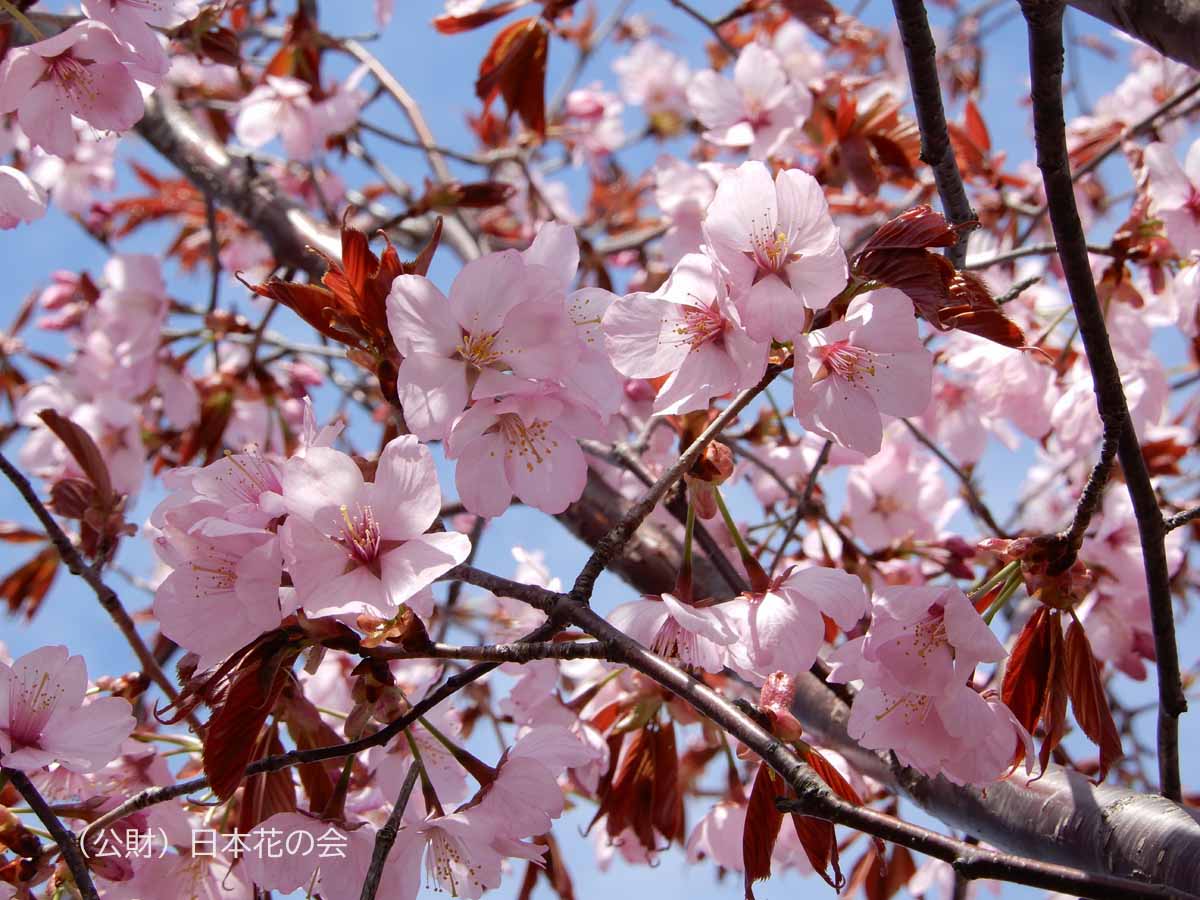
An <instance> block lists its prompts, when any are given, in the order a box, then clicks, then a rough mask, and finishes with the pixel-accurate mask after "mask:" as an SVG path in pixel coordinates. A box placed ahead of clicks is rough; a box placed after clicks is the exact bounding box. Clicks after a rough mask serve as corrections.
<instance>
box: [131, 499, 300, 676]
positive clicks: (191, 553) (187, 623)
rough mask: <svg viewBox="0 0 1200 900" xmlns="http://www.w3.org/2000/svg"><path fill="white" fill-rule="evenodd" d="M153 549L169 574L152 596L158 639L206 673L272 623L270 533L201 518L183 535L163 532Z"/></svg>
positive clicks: (275, 584)
mask: <svg viewBox="0 0 1200 900" xmlns="http://www.w3.org/2000/svg"><path fill="white" fill-rule="evenodd" d="M155 549H156V550H157V551H158V553H159V555H160V557H162V559H163V561H164V562H167V563H169V564H171V565H172V566H174V570H173V571H172V572H171V574H170V575H168V576H167V577H166V578H165V579H164V580H163V582H162V584H160V585H159V586H158V590H157V591H156V592H155V595H154V617H155V618H156V619H157V620H158V622H159V625H160V626H161V628H162V632H163V634H165V635H166V636H167V637H169V638H171V640H173V641H175V643H177V644H179V645H180V646H181V647H183V648H184V649H186V650H191V651H192V652H193V653H195V654H197V655H198V656H199V657H200V659H199V662H198V664H197V665H198V667H199V668H200V669H207V668H210V667H211V666H213V665H215V664H217V663H219V662H220V661H221V660H223V659H224V658H225V657H227V656H229V654H231V653H233V651H235V650H238V649H240V648H242V647H244V646H245V645H246V644H248V643H250V641H252V640H253V639H254V638H256V637H258V636H259V635H260V634H262V633H263V632H266V631H270V630H271V629H272V628H275V627H276V626H278V625H279V623H280V621H281V620H282V618H283V611H282V607H281V605H280V599H279V576H280V574H281V572H282V568H283V558H282V555H281V553H280V549H279V541H278V540H277V539H276V537H275V534H274V533H272V532H270V531H263V530H260V529H257V528H251V527H246V526H243V525H237V524H235V523H233V522H229V521H226V520H223V519H218V518H206V519H204V520H202V521H201V522H199V523H197V525H196V526H195V527H194V528H193V529H192V530H191V531H189V532H182V531H180V530H178V529H176V528H171V527H169V526H168V527H167V529H166V530H165V531H164V532H163V533H162V536H161V537H160V538H159V539H158V540H157V541H156V542H155Z"/></svg>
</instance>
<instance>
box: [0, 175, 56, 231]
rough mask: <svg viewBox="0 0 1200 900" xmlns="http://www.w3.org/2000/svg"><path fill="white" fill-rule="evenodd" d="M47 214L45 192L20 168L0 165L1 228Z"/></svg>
mask: <svg viewBox="0 0 1200 900" xmlns="http://www.w3.org/2000/svg"><path fill="white" fill-rule="evenodd" d="M45 214H46V194H45V192H44V191H43V190H42V189H41V188H40V187H38V185H36V184H35V183H34V182H33V181H31V180H30V178H29V176H28V175H26V174H25V173H24V172H22V171H21V170H20V169H14V168H13V167H12V166H0V229H5V230H7V229H9V228H16V227H17V226H18V225H20V224H21V223H22V222H33V221H34V220H36V219H40V218H41V217H42V216H44V215H45Z"/></svg>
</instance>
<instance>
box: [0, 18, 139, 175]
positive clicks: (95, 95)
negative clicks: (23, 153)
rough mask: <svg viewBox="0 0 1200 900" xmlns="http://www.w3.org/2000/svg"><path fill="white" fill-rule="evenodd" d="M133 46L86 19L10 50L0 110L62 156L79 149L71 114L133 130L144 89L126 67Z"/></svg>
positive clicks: (1, 76)
mask: <svg viewBox="0 0 1200 900" xmlns="http://www.w3.org/2000/svg"><path fill="white" fill-rule="evenodd" d="M128 60H129V51H128V50H126V48H125V46H124V45H123V44H122V43H121V42H120V41H119V40H117V38H116V36H114V35H113V33H112V32H111V31H110V30H109V29H108V27H107V26H105V25H102V24H101V23H99V22H93V21H91V20H87V19H85V20H84V21H82V22H76V23H75V24H74V25H72V26H71V27H70V28H68V29H66V30H65V31H63V32H61V33H59V34H56V35H54V37H50V38H47V39H46V40H44V41H38V42H37V43H36V44H30V45H29V46H27V47H18V48H16V49H13V50H10V51H9V53H8V55H7V56H6V57H5V59H4V62H3V64H0V113H8V112H14V111H15V112H16V114H17V121H18V122H19V123H20V125H21V129H22V130H23V131H24V132H25V134H26V135H28V137H29V140H30V141H32V142H33V143H35V144H38V145H39V146H41V147H44V148H45V149H46V150H47V151H48V152H50V153H54V154H56V155H58V156H70V155H71V153H72V152H73V151H74V149H75V144H76V136H75V128H74V126H72V124H71V116H78V117H79V118H80V119H83V121H85V122H87V123H88V124H89V125H91V126H92V127H94V128H98V129H100V130H101V131H128V130H129V129H130V128H132V127H133V126H134V125H135V124H136V123H137V121H138V119H140V118H141V117H142V113H143V111H144V106H143V104H142V94H141V91H140V90H138V86H137V84H136V83H135V82H134V80H133V76H132V75H130V73H129V71H128V70H127V69H126V68H125V65H124V64H125V62H127V61H128Z"/></svg>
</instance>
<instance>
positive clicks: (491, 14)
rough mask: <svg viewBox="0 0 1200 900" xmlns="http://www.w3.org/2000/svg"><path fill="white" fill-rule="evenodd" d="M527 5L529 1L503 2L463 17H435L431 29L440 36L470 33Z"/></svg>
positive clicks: (507, 0) (512, 0)
mask: <svg viewBox="0 0 1200 900" xmlns="http://www.w3.org/2000/svg"><path fill="white" fill-rule="evenodd" d="M527 3H529V0H504V2H502V3H493V4H492V5H491V6H485V7H484V8H483V9H479V10H476V11H475V12H473V13H469V14H467V15H465V16H449V15H443V16H437V17H436V18H435V19H434V20H433V27H434V28H436V29H437V30H438V31H439V32H441V33H442V34H461V33H462V32H464V31H471V30H472V29H475V28H479V27H480V26H482V25H488V24H490V23H492V22H495V21H496V20H497V19H499V18H502V17H503V16H507V15H508V14H509V13H510V12H512V11H513V10H514V9H520V8H521V7H522V6H525V5H526V4H527Z"/></svg>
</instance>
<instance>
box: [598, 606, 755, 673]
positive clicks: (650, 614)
mask: <svg viewBox="0 0 1200 900" xmlns="http://www.w3.org/2000/svg"><path fill="white" fill-rule="evenodd" d="M608 620H609V622H611V623H612V625H613V626H614V627H616V628H619V629H620V630H621V631H623V632H625V634H627V635H629V636H630V637H631V638H633V639H634V640H635V641H639V642H640V643H642V644H644V645H645V646H647V647H649V648H650V649H651V650H653V651H654V652H655V653H657V654H659V655H660V656H662V657H664V658H665V659H670V660H677V661H678V662H679V663H680V664H681V665H684V666H688V667H691V668H696V669H703V670H704V671H706V672H720V671H721V670H722V669H723V668H724V667H725V659H726V654H727V652H728V648H729V646H730V645H731V644H733V643H734V642H735V641H736V640H737V634H736V633H735V632H734V631H733V630H732V629H731V628H730V626H729V622H728V621H727V619H726V616H725V611H724V610H723V609H722V608H721V607H719V606H712V607H706V608H699V607H695V606H689V605H688V604H686V603H684V602H683V601H681V600H679V599H678V598H676V597H674V596H672V595H671V594H660V595H658V596H647V597H643V598H642V599H641V600H635V601H633V602H632V603H623V604H621V605H620V606H618V607H617V608H616V609H614V610H613V611H612V612H611V613H610V614H609V616H608Z"/></svg>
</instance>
